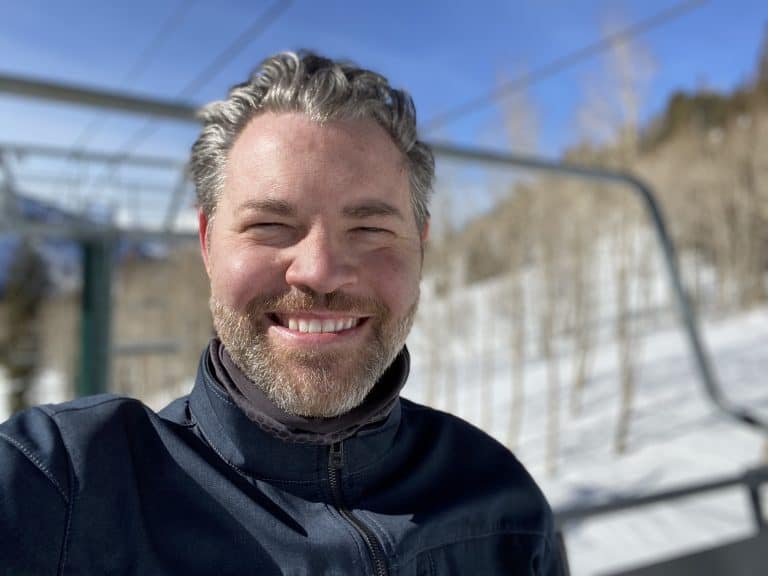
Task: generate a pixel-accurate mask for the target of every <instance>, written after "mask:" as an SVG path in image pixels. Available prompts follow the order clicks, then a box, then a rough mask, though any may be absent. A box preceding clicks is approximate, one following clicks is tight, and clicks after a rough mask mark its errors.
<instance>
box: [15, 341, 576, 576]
mask: <svg viewBox="0 0 768 576" xmlns="http://www.w3.org/2000/svg"><path fill="white" fill-rule="evenodd" d="M401 361H402V357H401V360H400V362H401ZM214 365H215V364H214V362H213V359H212V358H211V357H210V350H209V349H206V350H205V352H204V354H203V357H202V359H201V362H200V368H199V372H198V376H197V381H196V383H195V386H194V388H193V390H192V392H191V393H190V394H189V395H188V396H185V397H183V398H180V399H178V400H176V401H175V402H173V403H172V404H171V405H170V406H168V407H167V408H166V409H164V410H163V411H161V412H160V413H155V412H153V411H152V410H150V409H149V408H147V407H146V406H144V405H143V404H141V403H140V402H138V401H136V400H131V399H127V398H120V397H116V396H110V395H102V396H95V397H90V398H83V399H79V400H76V401H74V402H69V403H66V404H60V405H56V406H42V407H39V408H33V409H31V410H27V411H25V412H22V413H19V414H17V415H16V416H14V417H13V418H12V419H10V420H9V421H7V422H5V423H2V424H0V574H24V575H38V574H40V575H43V574H44V575H53V574H61V575H65V574H66V575H69V574H140V575H146V574H151V575H153V576H154V575H165V574H169V575H177V574H184V575H185V576H194V575H198V574H199V575H210V574H217V575H229V574H232V575H235V574H237V575H242V574H259V575H268V576H271V575H280V574H355V575H357V574H387V575H397V576H426V575H433V576H434V575H438V574H439V575H443V574H478V575H479V574H516V575H525V574H536V575H547V576H550V575H555V574H560V573H561V571H560V570H561V569H560V568H559V560H558V549H557V546H556V545H555V542H554V539H553V534H552V529H553V526H552V515H551V512H550V509H549V507H548V505H547V503H546V501H545V499H544V497H543V496H542V494H541V492H540V491H539V489H538V488H537V486H536V484H535V483H534V482H533V480H532V479H531V477H530V476H529V475H528V474H527V473H526V471H525V469H524V468H523V467H522V465H521V464H520V463H519V462H518V461H517V460H516V459H515V457H514V456H513V455H512V454H511V453H510V452H509V451H508V450H507V449H506V448H504V447H503V446H501V445H500V444H499V443H497V442H495V441H494V440H493V439H491V438H490V437H488V436H487V435H486V434H484V433H483V432H481V431H480V430H478V429H476V428H474V427H472V426H470V425H469V424H467V423H466V422H463V421H462V420H459V419H458V418H455V417H453V416H450V415H448V414H444V413H441V412H438V411H436V410H432V409H430V408H426V407H423V406H419V405H417V404H414V403H413V402H409V401H407V400H405V399H399V398H398V399H395V401H394V403H393V405H392V407H391V409H390V410H389V412H388V413H387V415H386V417H385V418H384V419H383V420H381V421H377V422H371V423H369V424H367V425H363V426H362V427H360V428H359V429H358V430H357V431H356V432H355V433H353V434H352V435H351V436H349V437H347V438H346V439H344V440H342V441H338V442H335V443H333V444H332V445H330V446H329V445H326V444H323V443H299V442H294V441H286V440H284V439H281V438H280V437H279V435H276V434H273V433H272V432H268V431H265V429H264V428H263V427H262V426H257V425H255V424H254V421H253V420H251V419H250V418H248V417H247V416H246V415H245V413H244V411H243V410H242V409H241V408H240V406H239V405H238V404H237V403H235V402H234V401H233V400H232V397H231V396H230V394H228V393H227V389H226V387H225V386H224V385H223V384H222V383H221V382H219V379H218V377H217V375H216V370H215V368H214ZM401 369H402V367H401V368H400V369H397V370H401ZM395 380H397V379H395ZM384 396H388V394H385V395H384ZM384 404H386V402H385V403H384ZM373 412H377V411H376V410H374V411H373ZM362 420H366V421H367V420H368V418H363V419H362ZM359 423H360V422H359V421H358V422H356V423H354V424H351V426H356V425H357V424H359ZM282 425H283V426H286V425H287V424H286V423H285V422H283V423H282ZM302 426H303V425H302ZM302 426H299V427H298V430H299V431H300V433H312V434H316V433H317V432H316V431H314V432H312V431H307V430H304V429H303V428H302ZM343 428H345V429H346V428H348V427H347V426H345V427H343ZM331 433H333V431H331ZM291 434H294V432H291ZM323 434H324V432H323Z"/></svg>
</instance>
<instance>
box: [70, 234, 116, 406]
mask: <svg viewBox="0 0 768 576" xmlns="http://www.w3.org/2000/svg"><path fill="white" fill-rule="evenodd" d="M82 250H83V292H82V304H81V306H82V314H81V324H80V368H79V378H78V382H77V393H78V395H79V396H89V395H91V394H99V393H101V392H106V391H107V390H109V365H110V362H109V360H110V353H109V352H110V340H111V332H112V330H111V326H112V315H111V312H112V255H113V251H114V242H113V240H112V239H111V238H109V237H106V236H105V237H102V238H99V239H92V240H87V241H85V242H83V243H82Z"/></svg>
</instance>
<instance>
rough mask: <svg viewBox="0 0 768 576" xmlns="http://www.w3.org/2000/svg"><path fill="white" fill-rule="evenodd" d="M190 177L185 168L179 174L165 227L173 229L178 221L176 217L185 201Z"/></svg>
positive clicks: (169, 203)
mask: <svg viewBox="0 0 768 576" xmlns="http://www.w3.org/2000/svg"><path fill="white" fill-rule="evenodd" d="M188 178H189V172H188V171H187V170H186V169H185V170H182V171H181V173H180V174H179V179H178V181H177V182H176V186H174V188H173V193H172V195H171V200H170V202H168V211H167V212H166V214H165V229H166V230H167V231H169V232H170V231H171V230H172V229H173V225H174V224H175V223H176V217H177V216H178V215H179V210H181V204H182V202H183V201H184V191H185V190H186V189H187V181H188Z"/></svg>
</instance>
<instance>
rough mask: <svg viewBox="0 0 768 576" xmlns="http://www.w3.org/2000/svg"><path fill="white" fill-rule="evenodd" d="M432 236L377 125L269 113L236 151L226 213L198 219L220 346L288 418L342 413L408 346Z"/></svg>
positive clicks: (222, 203) (223, 202) (224, 199)
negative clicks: (424, 249)
mask: <svg viewBox="0 0 768 576" xmlns="http://www.w3.org/2000/svg"><path fill="white" fill-rule="evenodd" d="M425 234H426V230H424V233H423V234H422V233H420V232H419V230H418V228H417V225H416V220H415V217H414V214H413V210H412V208H411V202H410V189H409V181H408V173H407V169H406V166H405V161H404V158H403V156H402V154H401V153H400V151H399V150H398V149H397V147H396V146H395V144H394V143H393V142H392V141H391V139H390V137H389V135H388V134H387V133H386V132H385V131H384V130H383V129H382V128H381V127H379V126H378V125H377V124H376V123H374V122H373V121H369V120H339V121H333V122H329V123H326V124H324V125H320V124H318V123H314V122H312V121H311V120H309V119H308V118H307V117H306V116H304V115H302V114H299V113H290V114H289V113H281V114H273V113H265V114H262V115H259V116H257V117H256V118H254V119H253V120H251V121H250V123H249V124H248V125H247V126H246V127H245V129H244V130H243V132H242V133H241V134H240V136H239V137H238V139H237V141H236V142H235V144H234V146H233V147H232V149H231V151H230V156H229V162H228V165H227V169H226V172H225V184H224V190H223V193H222V196H221V198H220V200H219V203H218V205H217V208H216V213H215V218H214V219H213V220H212V221H210V222H209V221H208V220H207V219H206V217H205V215H203V214H202V212H201V214H200V242H201V247H202V252H203V259H204V261H205V266H206V269H207V271H208V276H209V277H210V281H211V311H212V313H213V319H214V326H215V327H216V330H217V332H218V334H219V337H220V338H221V340H222V342H223V343H224V345H225V347H226V348H227V350H228V351H229V354H230V355H231V357H232V359H233V360H234V361H235V363H236V364H237V365H238V366H239V367H240V369H241V370H243V372H244V373H245V374H246V376H248V377H249V378H250V379H251V380H253V381H254V382H255V384H256V385H257V386H259V387H260V388H261V389H262V390H263V391H264V392H265V393H266V394H267V395H268V397H270V398H271V399H272V400H273V401H274V402H275V403H276V404H277V405H278V406H280V407H281V408H283V409H284V410H286V411H288V412H290V413H294V414H300V415H305V416H335V415H338V414H342V413H344V412H346V411H348V410H350V409H352V408H353V407H355V406H356V405H358V404H359V403H360V402H362V400H363V399H364V398H365V396H366V394H367V393H368V392H369V391H370V389H371V388H372V387H373V385H374V383H375V382H376V380H377V379H378V378H379V376H380V375H381V374H382V373H383V372H384V370H385V369H386V367H387V366H388V365H389V364H390V363H391V361H392V360H393V359H394V357H395V355H396V354H397V353H398V351H399V350H400V348H401V347H402V345H403V343H404V342H405V337H406V335H407V334H408V331H409V330H410V327H411V324H412V321H413V316H414V313H415V310H416V303H417V301H418V295H419V279H420V275H421V262H422V246H423V241H424V239H425Z"/></svg>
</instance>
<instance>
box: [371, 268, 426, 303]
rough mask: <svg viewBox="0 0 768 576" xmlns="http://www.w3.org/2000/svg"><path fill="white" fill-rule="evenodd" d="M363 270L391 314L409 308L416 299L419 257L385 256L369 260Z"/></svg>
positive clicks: (419, 272) (419, 269) (419, 275)
mask: <svg viewBox="0 0 768 576" xmlns="http://www.w3.org/2000/svg"><path fill="white" fill-rule="evenodd" d="M365 270H366V275H367V276H368V277H369V283H370V285H371V286H373V287H374V289H375V290H376V291H377V292H378V293H379V295H380V297H381V298H382V299H383V300H384V301H385V302H386V304H387V306H388V307H389V308H390V310H392V311H393V312H394V311H401V310H405V309H408V308H410V306H411V305H412V304H413V301H414V300H415V299H416V298H417V296H418V293H419V282H420V280H421V257H420V255H418V254H416V255H414V254H400V255H387V256H383V257H380V258H375V259H371V261H369V263H368V265H367V266H366V267H365Z"/></svg>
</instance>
